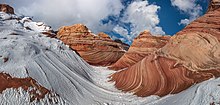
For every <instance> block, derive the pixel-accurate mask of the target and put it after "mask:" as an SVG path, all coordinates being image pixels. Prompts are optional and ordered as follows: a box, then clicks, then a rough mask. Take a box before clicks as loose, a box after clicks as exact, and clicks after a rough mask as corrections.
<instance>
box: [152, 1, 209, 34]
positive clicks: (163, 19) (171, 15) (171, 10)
mask: <svg viewBox="0 0 220 105" xmlns="http://www.w3.org/2000/svg"><path fill="white" fill-rule="evenodd" d="M149 2H150V3H156V4H157V5H159V6H161V9H160V10H159V12H158V15H159V18H160V24H159V25H160V26H161V27H163V30H164V31H165V33H166V34H168V35H174V34H175V33H176V32H178V31H180V30H181V29H183V28H184V27H185V25H179V24H178V23H179V22H180V20H181V19H183V18H188V17H189V16H188V15H187V14H186V13H182V12H180V11H179V10H178V8H177V7H173V6H172V5H171V1H170V0H149ZM197 4H199V5H201V6H202V8H203V9H202V13H201V14H200V15H203V14H204V13H205V12H206V10H207V7H208V0H197Z"/></svg>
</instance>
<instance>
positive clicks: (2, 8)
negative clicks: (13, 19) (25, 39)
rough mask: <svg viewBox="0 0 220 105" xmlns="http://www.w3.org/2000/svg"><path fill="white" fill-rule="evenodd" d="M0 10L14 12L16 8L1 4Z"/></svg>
mask: <svg viewBox="0 0 220 105" xmlns="http://www.w3.org/2000/svg"><path fill="white" fill-rule="evenodd" d="M0 12H5V13H10V14H14V9H13V8H12V7H11V6H9V5H7V4H0Z"/></svg>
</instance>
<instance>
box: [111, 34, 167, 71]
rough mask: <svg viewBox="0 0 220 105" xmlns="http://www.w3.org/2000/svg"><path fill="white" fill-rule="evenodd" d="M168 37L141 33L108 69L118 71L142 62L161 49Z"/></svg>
mask: <svg viewBox="0 0 220 105" xmlns="http://www.w3.org/2000/svg"><path fill="white" fill-rule="evenodd" d="M169 38H170V36H153V35H151V33H150V32H149V31H147V30H146V31H144V32H141V33H140V35H139V36H138V37H137V38H135V39H134V41H133V43H132V45H131V47H130V48H129V50H128V51H127V52H126V53H125V54H124V55H123V56H122V57H121V58H120V59H119V60H118V61H117V62H116V63H114V64H113V65H111V67H109V69H111V70H120V69H123V68H127V67H130V66H132V65H134V64H135V63H137V62H139V61H140V60H142V59H143V58H144V57H146V56H147V55H149V54H151V53H153V52H154V51H156V50H157V49H159V48H161V47H163V46H164V45H165V44H166V43H167V42H168V40H169Z"/></svg>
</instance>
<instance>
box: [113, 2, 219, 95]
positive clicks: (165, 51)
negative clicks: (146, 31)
mask: <svg viewBox="0 0 220 105" xmlns="http://www.w3.org/2000/svg"><path fill="white" fill-rule="evenodd" d="M219 2H220V1H219V0H213V1H212V2H211V3H210V6H209V7H210V8H209V11H208V12H207V13H206V14H205V15H204V16H202V17H200V18H198V19H197V20H195V21H194V22H192V23H191V24H189V25H188V26H187V27H186V28H185V29H183V30H182V31H180V32H178V33H177V34H176V35H175V36H173V37H171V38H170V40H169V42H168V43H167V44H166V45H165V46H164V47H162V48H161V49H159V50H157V51H156V52H155V53H153V54H150V55H148V56H146V57H145V58H144V59H142V60H140V61H139V62H138V63H136V64H135V65H133V66H131V67H129V68H127V69H125V70H122V71H119V72H117V73H115V74H113V75H112V76H111V80H112V81H115V86H116V87H117V88H118V89H121V90H123V91H126V92H134V94H136V95H138V96H150V95H159V96H164V95H167V94H173V93H178V92H181V91H183V90H185V89H187V88H188V87H190V86H192V85H193V84H195V83H199V82H202V81H205V80H208V79H210V78H213V77H219V76H220V42H219V41H220V37H219V36H220V30H219V29H220V8H219Z"/></svg>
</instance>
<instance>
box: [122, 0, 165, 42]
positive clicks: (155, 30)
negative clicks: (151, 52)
mask: <svg viewBox="0 0 220 105" xmlns="http://www.w3.org/2000/svg"><path fill="white" fill-rule="evenodd" d="M159 9H160V7H159V6H157V5H153V4H151V5H150V4H149V3H148V2H147V1H134V2H133V3H131V4H130V5H129V6H128V8H127V10H126V11H125V14H124V17H123V19H122V21H123V22H125V23H131V25H132V27H131V33H130V36H129V37H130V38H129V39H133V38H135V37H136V36H137V35H138V34H139V33H140V32H141V31H144V30H146V29H148V30H150V31H151V33H152V34H165V32H164V31H163V30H162V28H161V27H159V26H158V24H159V22H160V19H159V18H158V14H157V12H158V10H159Z"/></svg>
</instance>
